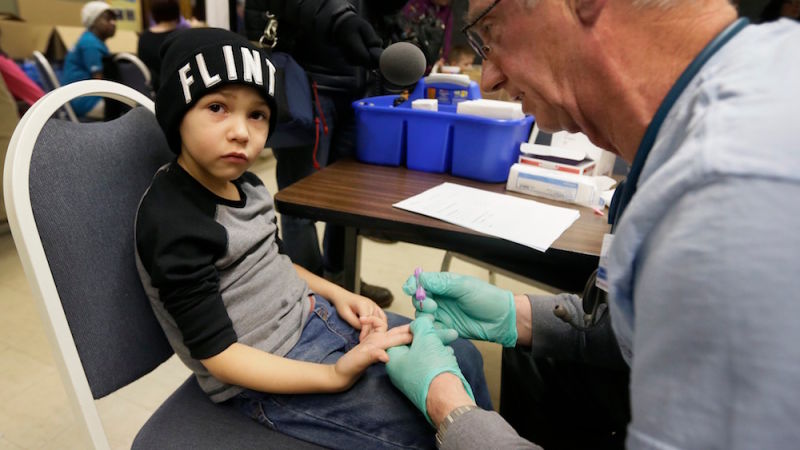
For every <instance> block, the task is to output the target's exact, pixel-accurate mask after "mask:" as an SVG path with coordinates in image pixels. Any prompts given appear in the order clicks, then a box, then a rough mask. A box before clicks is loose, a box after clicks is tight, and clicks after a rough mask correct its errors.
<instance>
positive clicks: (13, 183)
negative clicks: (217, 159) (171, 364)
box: [3, 80, 155, 449]
mask: <svg viewBox="0 0 800 450" xmlns="http://www.w3.org/2000/svg"><path fill="white" fill-rule="evenodd" d="M82 95H97V96H101V97H107V98H112V99H115V100H119V101H121V102H123V103H125V104H127V105H129V106H131V107H133V106H136V105H137V104H139V105H142V106H144V107H146V108H147V109H149V110H150V111H151V112H153V111H155V107H154V104H153V101H152V100H150V99H149V98H147V97H146V96H145V95H143V94H141V93H139V92H138V91H136V90H134V89H132V88H130V87H127V86H124V85H122V84H119V83H115V82H111V81H106V80H86V81H79V82H76V83H71V84H70V85H69V88H66V87H62V88H59V89H56V90H53V91H51V92H49V93H48V94H46V95H45V96H44V97H42V98H41V99H39V101H37V102H36V103H35V104H34V105H33V106H32V107H31V108H30V109H29V110H28V112H27V113H26V114H25V115H24V116H23V117H22V119H21V120H20V122H19V124H18V125H17V128H16V129H15V130H14V134H13V135H12V136H11V141H10V143H9V146H8V154H7V155H6V161H5V172H4V185H3V188H4V191H5V203H6V209H7V210H8V222H9V225H10V227H11V233H12V235H13V237H14V242H15V244H16V246H17V251H18V252H19V255H20V259H21V260H22V267H23V269H24V271H25V276H26V277H27V278H28V282H29V284H30V286H31V291H32V293H33V296H34V298H35V299H36V300H37V305H38V307H39V312H40V314H41V316H42V320H43V321H44V323H45V330H46V332H47V337H48V339H49V340H50V344H51V345H52V346H53V348H54V349H56V350H57V351H55V352H53V356H54V357H55V359H56V363H57V366H58V368H59V371H60V374H61V378H62V381H63V382H64V383H65V384H66V387H67V389H66V390H67V394H68V396H69V398H70V401H71V403H72V405H73V407H74V408H75V409H76V412H77V416H78V418H79V420H80V421H81V423H82V425H83V427H84V430H85V431H86V432H87V434H88V437H89V439H90V440H91V442H92V445H93V447H94V448H97V449H108V448H110V446H109V443H108V437H107V436H106V433H105V430H104V428H103V424H102V422H101V420H100V416H99V414H98V411H97V406H96V404H95V400H94V397H93V396H92V392H91V389H90V388H89V383H88V381H87V379H86V373H85V372H84V370H83V366H82V365H81V362H80V358H79V357H78V350H77V348H76V347H75V342H74V340H73V338H72V334H71V332H70V328H69V324H68V323H67V318H66V316H65V314H64V309H63V307H62V306H61V300H60V297H59V294H58V291H57V290H56V286H55V282H54V281H53V274H52V272H51V271H50V267H49V264H48V262H47V257H46V256H45V253H44V248H43V247H42V241H41V239H40V237H39V230H38V228H37V226H36V221H35V220H34V216H33V210H32V208H31V203H30V193H29V190H28V186H29V184H28V183H29V171H30V161H31V155H32V153H33V148H34V145H35V144H36V141H37V139H38V137H39V133H40V131H41V129H42V127H43V126H44V124H45V123H46V122H47V121H48V120H49V119H50V118H51V117H52V116H53V114H54V113H55V112H56V111H57V110H58V109H59V108H61V107H63V106H64V105H65V104H67V102H69V101H70V100H72V99H74V98H77V97H80V96H82Z"/></svg>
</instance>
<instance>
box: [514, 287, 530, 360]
mask: <svg viewBox="0 0 800 450" xmlns="http://www.w3.org/2000/svg"><path fill="white" fill-rule="evenodd" d="M514 308H515V310H516V313H517V345H522V346H524V347H530V345H531V302H530V300H529V299H528V296H527V295H524V294H517V295H515V296H514Z"/></svg>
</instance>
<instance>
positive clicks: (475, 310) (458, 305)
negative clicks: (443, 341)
mask: <svg viewBox="0 0 800 450" xmlns="http://www.w3.org/2000/svg"><path fill="white" fill-rule="evenodd" d="M419 280H420V283H421V284H422V287H423V288H424V289H425V294H426V298H425V300H423V301H422V304H421V305H420V302H418V301H417V300H416V299H415V298H414V297H413V296H414V293H415V292H416V289H417V282H416V277H415V276H413V275H412V276H410V277H409V278H408V280H406V282H405V284H403V292H405V293H406V294H408V295H411V296H412V300H411V303H412V304H413V305H414V307H415V308H416V309H417V317H419V316H421V315H424V314H432V315H433V317H434V318H435V319H436V321H437V322H439V323H441V324H442V325H443V326H444V327H447V328H453V329H455V330H456V331H457V332H458V335H459V336H461V337H465V338H469V339H479V340H482V341H491V342H497V343H498V344H501V345H502V346H504V347H513V346H514V345H516V342H517V312H516V309H515V306H514V294H512V293H511V292H510V291H506V290H504V289H500V288H497V287H495V286H492V285H491V284H489V283H486V282H485V281H481V280H479V279H477V278H473V277H468V276H464V275H458V274H454V273H450V272H423V273H422V274H420V277H419Z"/></svg>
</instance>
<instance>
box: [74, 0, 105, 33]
mask: <svg viewBox="0 0 800 450" xmlns="http://www.w3.org/2000/svg"><path fill="white" fill-rule="evenodd" d="M109 9H111V6H109V5H108V3H106V2H99V1H95V2H89V3H87V4H85V5H83V9H81V23H82V24H83V26H84V27H86V28H89V27H91V26H92V25H94V21H95V20H97V18H98V17H100V14H103V12H105V11H107V10H109Z"/></svg>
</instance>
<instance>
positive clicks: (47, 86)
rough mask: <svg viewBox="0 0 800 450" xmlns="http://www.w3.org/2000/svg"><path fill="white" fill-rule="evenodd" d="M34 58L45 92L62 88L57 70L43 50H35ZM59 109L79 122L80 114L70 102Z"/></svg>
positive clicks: (72, 119)
mask: <svg viewBox="0 0 800 450" xmlns="http://www.w3.org/2000/svg"><path fill="white" fill-rule="evenodd" d="M33 60H34V63H35V64H36V70H38V71H39V79H40V80H42V84H43V85H44V90H45V92H50V91H52V90H54V89H58V88H60V87H61V82H60V81H58V77H57V76H56V72H55V71H54V70H53V66H51V65H50V61H48V60H47V58H45V56H44V55H43V54H42V52H40V51H38V50H34V51H33ZM59 109H60V110H61V111H63V113H64V114H66V116H67V117H68V118H69V120H71V121H73V122H78V115H77V114H75V110H73V109H72V106H71V105H70V104H69V103H64V104H63V105H62V106H61V108H59ZM56 112H58V111H56Z"/></svg>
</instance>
